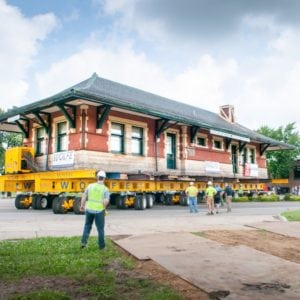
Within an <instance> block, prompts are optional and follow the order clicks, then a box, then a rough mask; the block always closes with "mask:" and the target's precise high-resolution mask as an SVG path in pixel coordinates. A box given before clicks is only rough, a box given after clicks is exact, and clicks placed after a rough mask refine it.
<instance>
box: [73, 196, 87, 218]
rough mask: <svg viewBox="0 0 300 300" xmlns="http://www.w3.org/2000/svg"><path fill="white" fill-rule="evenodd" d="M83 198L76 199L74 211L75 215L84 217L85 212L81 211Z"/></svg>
mask: <svg viewBox="0 0 300 300" xmlns="http://www.w3.org/2000/svg"><path fill="white" fill-rule="evenodd" d="M80 205H81V197H75V198H74V204H73V211H74V213H75V215H84V211H81V210H80Z"/></svg>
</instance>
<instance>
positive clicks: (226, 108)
mask: <svg viewBox="0 0 300 300" xmlns="http://www.w3.org/2000/svg"><path fill="white" fill-rule="evenodd" d="M219 114H220V117H222V118H223V119H224V120H226V121H227V122H230V123H234V122H235V117H234V107H233V106H232V105H222V106H220V113H219Z"/></svg>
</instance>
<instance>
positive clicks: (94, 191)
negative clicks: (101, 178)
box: [86, 182, 107, 211]
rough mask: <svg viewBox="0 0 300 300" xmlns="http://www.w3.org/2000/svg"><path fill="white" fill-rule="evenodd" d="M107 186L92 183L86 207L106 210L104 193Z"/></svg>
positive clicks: (88, 190) (88, 189)
mask: <svg viewBox="0 0 300 300" xmlns="http://www.w3.org/2000/svg"><path fill="white" fill-rule="evenodd" d="M106 191H107V187H106V186H105V185H104V184H99V183H97V182H96V183H92V184H90V185H89V186H88V188H87V192H88V199H87V202H86V209H90V210H95V211H102V210H104V203H103V200H104V193H105V192H106Z"/></svg>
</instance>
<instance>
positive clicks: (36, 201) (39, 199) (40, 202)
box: [32, 195, 48, 209]
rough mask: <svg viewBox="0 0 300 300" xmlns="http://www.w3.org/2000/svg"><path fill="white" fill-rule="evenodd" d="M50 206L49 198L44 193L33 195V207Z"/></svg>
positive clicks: (43, 207)
mask: <svg viewBox="0 0 300 300" xmlns="http://www.w3.org/2000/svg"><path fill="white" fill-rule="evenodd" d="M47 207H48V198H47V197H46V196H44V195H33V196H32V208H33V209H46V208H47Z"/></svg>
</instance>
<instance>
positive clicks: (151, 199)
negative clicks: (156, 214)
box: [146, 194, 154, 208]
mask: <svg viewBox="0 0 300 300" xmlns="http://www.w3.org/2000/svg"><path fill="white" fill-rule="evenodd" d="M146 200H147V208H152V207H153V204H154V195H153V194H147V195H146Z"/></svg>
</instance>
